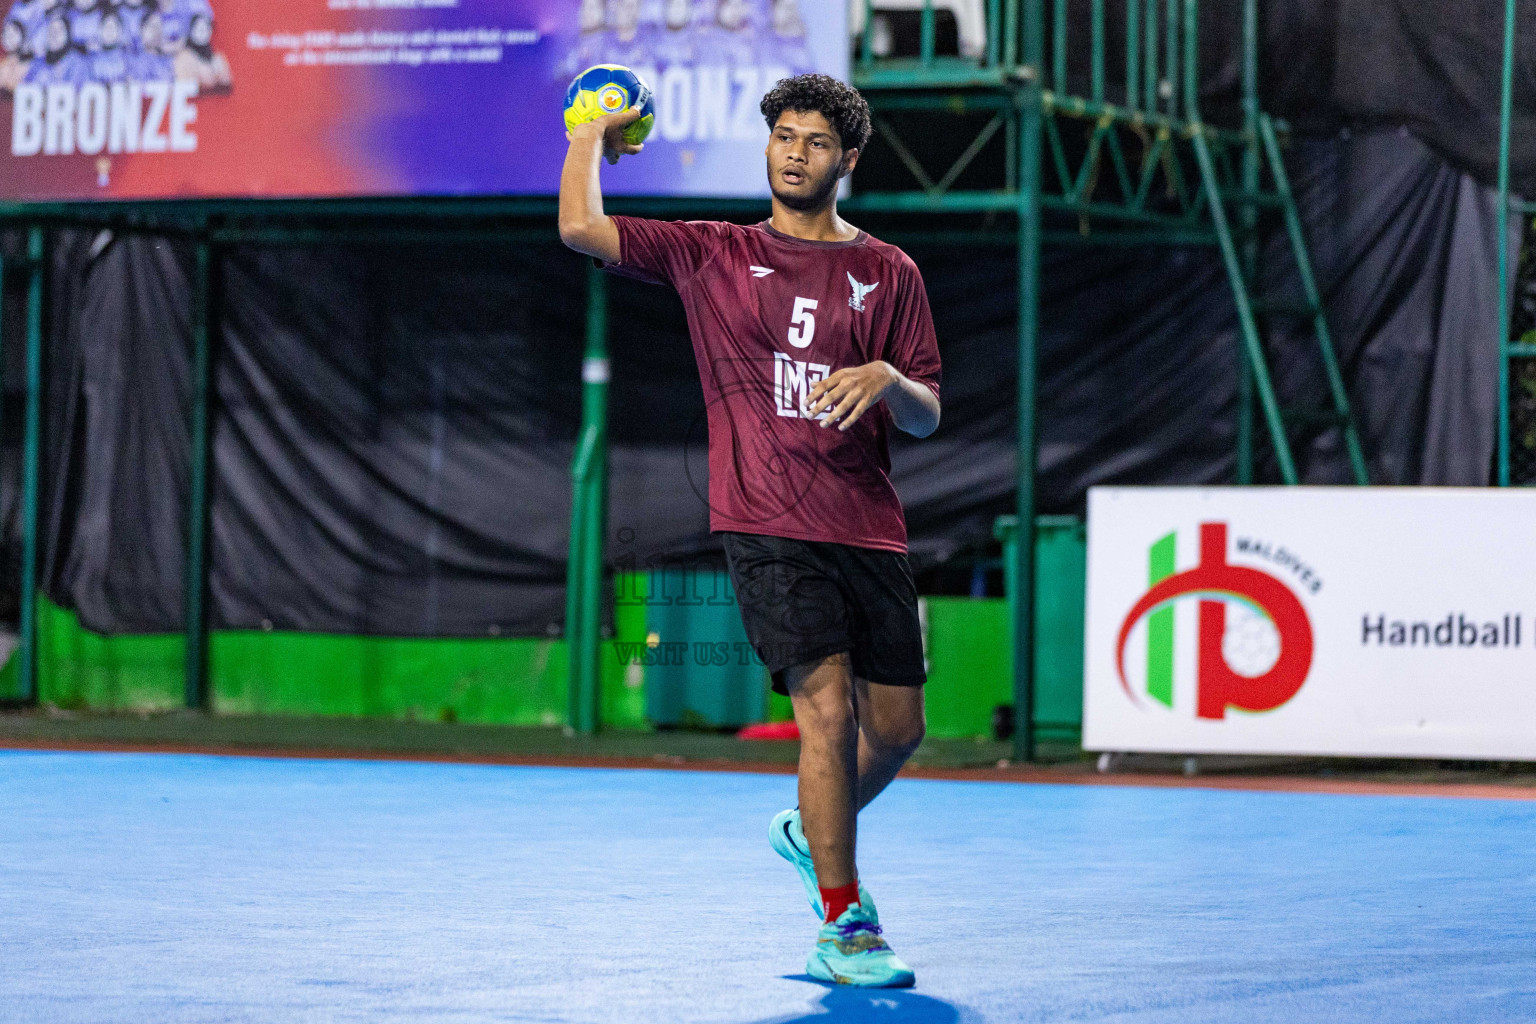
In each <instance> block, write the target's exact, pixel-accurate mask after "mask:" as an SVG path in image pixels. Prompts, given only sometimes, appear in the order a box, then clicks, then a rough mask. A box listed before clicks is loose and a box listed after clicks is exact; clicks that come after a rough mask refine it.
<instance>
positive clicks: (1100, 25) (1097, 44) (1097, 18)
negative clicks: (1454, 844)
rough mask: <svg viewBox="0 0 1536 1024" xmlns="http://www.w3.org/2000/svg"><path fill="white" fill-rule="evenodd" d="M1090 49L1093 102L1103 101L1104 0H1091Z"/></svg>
mask: <svg viewBox="0 0 1536 1024" xmlns="http://www.w3.org/2000/svg"><path fill="white" fill-rule="evenodd" d="M1089 48H1090V49H1091V50H1092V57H1093V69H1092V72H1091V75H1092V78H1091V82H1092V84H1091V86H1090V88H1091V89H1092V90H1093V102H1095V103H1103V102H1104V0H1093V32H1092V36H1091V38H1090V41H1089Z"/></svg>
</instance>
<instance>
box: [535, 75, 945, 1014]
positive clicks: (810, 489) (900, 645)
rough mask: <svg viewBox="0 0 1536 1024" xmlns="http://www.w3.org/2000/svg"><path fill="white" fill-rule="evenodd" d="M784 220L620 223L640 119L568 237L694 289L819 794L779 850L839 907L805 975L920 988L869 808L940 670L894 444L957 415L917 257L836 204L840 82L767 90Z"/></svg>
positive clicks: (615, 127) (773, 630)
mask: <svg viewBox="0 0 1536 1024" xmlns="http://www.w3.org/2000/svg"><path fill="white" fill-rule="evenodd" d="M762 112H763V116H764V117H765V118H766V120H767V122H768V128H769V138H768V150H767V157H768V184H769V188H770V190H771V191H772V195H773V211H772V214H771V216H769V218H768V219H767V220H765V221H762V222H760V223H758V224H752V225H747V226H742V225H738V224H728V223H721V222H714V221H688V222H681V221H672V222H663V221H655V220H645V219H640V218H635V217H622V216H614V217H610V216H607V215H605V214H604V213H603V199H602V191H601V187H600V184H599V176H598V171H599V167H600V162H601V159H602V158H603V157H605V156H606V157H607V159H608V160H609V162H617V161H618V159H619V157H620V156H622V155H628V154H634V153H638V152H640V149H641V147H640V146H636V145H630V144H627V143H626V142H625V141H624V139H623V137H622V135H621V134H620V132H621V129H622V128H623V127H624V126H625V125H626V124H629V123H630V122H631V121H633V120H634V118H635V117H636V116H637V115H636V113H635V112H634V111H626V112H624V113H619V114H610V115H607V116H605V117H602V118H599V119H598V120H596V121H593V122H591V123H590V124H585V125H582V126H580V127H579V128H577V129H576V130H575V131H574V132H572V133H571V136H570V142H571V145H570V149H569V151H568V153H567V154H566V159H565V168H564V171H563V172H562V175H561V179H560V237H561V239H562V240H563V241H564V242H565V244H566V245H568V246H570V247H571V248H572V249H575V250H577V251H579V252H583V253H587V254H589V255H591V256H594V257H596V258H597V259H598V260H601V261H602V262H603V264H604V265H605V266H607V267H608V268H609V269H611V270H614V271H615V272H618V273H621V274H626V275H628V276H631V277H636V278H639V279H641V280H645V281H651V282H654V283H657V284H668V285H671V286H672V287H674V288H676V289H677V291H678V293H679V294H680V295H681V297H682V299H683V305H684V308H685V309H686V311H687V314H688V329H689V334H690V335H691V337H692V340H693V348H694V354H695V356H696V358H697V359H698V364H699V374H700V377H701V379H702V382H703V385H704V396H705V400H706V403H707V405H708V413H707V415H708V423H709V504H710V529H711V530H712V531H713V532H715V533H719V534H720V535H721V540H722V542H723V543H724V546H725V554H726V561H727V565H728V567H729V569H730V573H731V579H732V582H733V584H734V585H735V588H736V595H737V600H738V602H739V604H740V606H741V613H742V619H743V621H744V623H745V625H746V628H747V635H748V636H749V637H750V638H751V640H752V644H753V647H754V649H755V650H756V651H757V653H758V655H759V656H760V657H761V658H762V659H763V662H764V663H765V664H766V665H767V667H768V669H769V671H770V673H771V677H772V679H773V685H774V688H775V689H776V690H778V691H779V692H781V693H782V692H787V693H788V694H789V697H790V700H791V702H792V703H793V706H794V711H795V721H796V723H797V724H798V725H799V728H800V736H801V741H800V775H799V795H800V806H799V807H798V808H795V809H793V810H787V811H784V812H783V813H781V814H779V815H778V816H777V817H776V818H774V820H773V822H772V824H771V826H770V829H769V839H770V842H771V843H772V844H773V848H774V849H775V850H776V851H777V852H778V853H779V854H780V855H781V856H783V857H784V858H785V859H786V860H788V861H789V862H790V863H791V864H793V865H794V866H795V867H796V869H797V870H798V871H799V872H800V875H801V879H802V881H803V882H804V884H805V889H806V895H807V897H808V898H809V900H810V903H811V907H812V909H813V910H815V911H816V913H817V914H818V915H819V916H820V917H821V918H822V922H823V923H822V926H821V930H820V933H819V935H818V937H817V941H816V947H815V949H814V950H813V951H812V952H811V955H810V959H809V960H808V962H807V964H806V969H807V970H808V971H809V972H810V973H811V974H812V975H813V976H815V977H817V978H820V979H822V980H824V981H830V982H834V983H838V984H848V985H862V986H871V987H902V986H907V985H911V984H912V983H913V975H912V970H911V968H909V967H908V966H907V965H906V964H904V963H903V962H902V961H901V960H900V959H899V958H897V956H896V955H895V953H893V952H892V951H891V948H890V946H888V945H887V944H886V942H885V940H884V939H883V938H882V937H881V930H880V923H879V917H878V915H877V913H876V910H875V904H874V901H873V900H871V899H870V896H869V893H868V892H867V891H866V890H865V889H864V888H863V887H862V886H861V885H860V884H859V874H858V869H857V867H856V865H855V860H854V848H855V835H856V831H857V829H856V826H857V818H858V812H859V811H860V810H861V809H862V808H863V807H865V806H866V805H867V804H868V803H869V802H870V801H871V800H873V799H874V798H875V797H876V796H878V795H879V794H880V791H881V790H883V789H884V788H885V787H886V786H887V785H888V784H889V783H890V781H891V780H892V779H893V778H895V777H896V773H897V772H898V771H900V769H901V766H902V765H903V764H904V763H905V762H906V760H907V758H908V757H909V756H910V755H911V754H912V752H913V751H914V750H915V749H916V748H917V745H918V743H919V742H920V741H921V740H922V738H923V728H924V716H923V690H922V687H923V684H924V683H925V682H926V679H927V677H926V673H925V668H924V663H923V645H922V636H921V631H920V627H919V624H918V612H917V590H916V587H915V586H914V584H913V581H912V574H911V571H910V569H909V567H908V565H907V558H906V551H907V543H906V542H907V536H906V523H905V519H904V517H903V514H902V508H901V502H900V500H899V499H898V498H897V496H896V491H895V489H894V488H893V487H892V486H891V482H890V479H889V476H888V473H889V471H890V458H889V455H888V453H887V448H886V437H887V433H888V431H889V430H890V428H891V427H893V426H894V427H899V428H900V429H902V430H904V431H906V432H907V433H909V434H913V435H915V436H917V437H927V436H928V435H929V434H931V433H933V431H934V430H935V429H936V428H937V427H938V425H939V352H938V345H937V342H936V340H935V337H934V331H933V321H932V318H931V317H930V315H929V310H928V299H927V295H926V293H925V292H924V290H923V281H922V277H921V276H920V275H919V274H918V271H917V267H916V266H915V265H914V264H913V263H912V261H911V260H910V259H908V258H907V256H906V254H905V253H903V252H902V251H901V250H900V249H897V248H896V247H895V246H892V245H887V244H885V243H884V242H881V241H878V240H876V239H875V238H872V237H870V235H869V234H867V233H866V232H864V231H861V230H859V229H858V228H856V227H854V226H853V225H852V224H849V223H848V222H847V221H845V220H843V219H842V218H841V217H839V216H838V214H837V187H838V182H839V181H840V180H841V179H842V178H844V177H847V176H848V174H850V173H851V172H852V171H853V168H854V165H855V164H857V163H858V159H859V153H860V151H861V150H862V149H863V148H864V145H865V143H866V142H867V141H868V139H869V135H870V124H869V107H868V105H867V104H866V103H865V102H864V98H863V97H862V96H860V95H859V94H858V92H857V91H856V90H854V89H852V88H850V87H849V86H847V85H844V84H843V83H841V82H838V81H837V80H835V79H833V78H829V77H828V76H826V75H800V76H798V77H796V78H788V79H784V80H783V81H781V82H779V83H778V84H777V85H776V86H775V87H774V89H773V90H772V91H771V92H769V93H768V95H767V96H765V97H763V101H762Z"/></svg>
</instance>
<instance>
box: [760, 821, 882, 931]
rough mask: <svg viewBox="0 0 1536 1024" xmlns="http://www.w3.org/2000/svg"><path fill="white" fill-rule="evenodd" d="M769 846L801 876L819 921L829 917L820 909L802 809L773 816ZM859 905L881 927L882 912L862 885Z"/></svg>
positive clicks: (818, 890)
mask: <svg viewBox="0 0 1536 1024" xmlns="http://www.w3.org/2000/svg"><path fill="white" fill-rule="evenodd" d="M768 845H770V846H772V847H773V852H774V853H777V854H778V855H779V856H780V857H783V858H784V859H785V860H787V861H789V862H790V864H792V865H794V868H795V870H796V871H798V872H800V883H801V884H802V885H804V886H805V898H806V899H807V900H810V903H811V910H812V911H814V912H815V914H816V919H817V920H818V921H819V920H821V919H822V918H824V917H826V916H827V912H826V910H825V908H823V907H822V905H821V887H820V886H819V885H817V884H816V865H815V864H813V863H811V846H810V844H809V843H807V842H806V841H805V833H804V832H803V831H801V829H800V808H798V807H795V808H791V809H790V810H787V811H780V812H779V813H778V814H775V815H774V816H773V821H771V822H769V823H768ZM859 903H860V904H861V905H862V906H864V907H865V908H866V909H867V910H868V911H869V912H870V914H871V916H873V917H874V919H875V923H876V924H879V923H880V912H879V911H878V910H876V909H875V901H874V899H873V898H871V897H870V895H869V893H868V892H866V891H865V890H864V886H863V885H862V884H861V885H860V886H859Z"/></svg>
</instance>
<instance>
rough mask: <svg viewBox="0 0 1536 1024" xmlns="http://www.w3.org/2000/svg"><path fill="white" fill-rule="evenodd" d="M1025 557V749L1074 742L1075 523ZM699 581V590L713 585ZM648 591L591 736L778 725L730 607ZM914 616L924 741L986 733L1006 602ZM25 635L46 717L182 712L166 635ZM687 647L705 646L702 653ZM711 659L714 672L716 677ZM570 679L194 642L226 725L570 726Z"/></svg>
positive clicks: (467, 643)
mask: <svg viewBox="0 0 1536 1024" xmlns="http://www.w3.org/2000/svg"><path fill="white" fill-rule="evenodd" d="M1037 544H1038V547H1037V551H1038V558H1039V562H1038V564H1039V567H1040V570H1039V577H1038V579H1039V582H1038V587H1037V593H1038V598H1037V604H1036V609H1037V611H1036V614H1037V616H1038V618H1037V620H1036V621H1037V623H1038V625H1037V629H1036V636H1037V641H1038V643H1037V649H1036V653H1035V658H1036V661H1035V664H1036V673H1037V677H1036V678H1037V681H1038V683H1037V685H1038V694H1037V722H1036V730H1037V736H1038V737H1040V738H1042V739H1051V740H1074V739H1076V738H1077V736H1078V735H1079V733H1080V729H1081V722H1082V636H1083V625H1082V615H1083V611H1082V609H1083V580H1084V573H1085V568H1086V561H1085V552H1084V543H1083V530H1082V525H1081V523H1079V522H1078V521H1077V520H1072V519H1063V520H1042V524H1041V527H1040V530H1039V539H1038V542H1037ZM1005 564H1010V563H1008V562H1007V560H1006V559H1005ZM707 575H708V576H709V582H710V585H714V584H716V583H718V582H720V581H719V580H716V579H715V575H717V574H707ZM723 579H724V577H723V576H721V580H723ZM653 586H658V587H659V588H660V589H659V590H658V591H657V593H663V592H665V586H666V585H665V584H664V583H663V584H653V582H652V581H651V579H650V578H649V575H648V574H646V573H634V574H628V573H626V574H620V575H619V576H618V577H616V579H615V581H614V589H615V596H616V601H615V609H614V627H615V628H614V636H613V638H612V639H610V640H605V641H603V644H602V666H603V667H602V722H603V725H604V727H605V728H612V729H645V728H649V727H650V726H651V724H652V723H660V724H663V725H672V724H675V725H682V726H705V727H714V728H721V727H730V726H734V725H738V724H742V723H744V722H748V721H757V720H761V719H763V718H764V717H766V718H767V719H768V720H769V721H786V720H788V719H789V718H791V717H793V715H792V712H791V709H790V705H789V700H788V698H785V697H780V696H779V695H777V694H770V693H769V692H768V679H767V673H766V672H765V671H764V670H763V668H762V666H761V665H760V664H758V663H757V662H756V661H755V659H750V658H749V659H747V662H746V663H742V658H741V654H742V653H743V652H742V649H741V648H740V647H739V646H738V645H739V644H741V643H744V642H745V639H746V638H745V634H744V633H743V631H742V629H741V623H740V618H739V612H738V610H737V608H736V605H735V602H734V600H731V601H730V602H729V603H728V604H727V603H725V602H724V600H716V601H715V602H714V603H712V604H711V603H708V600H707V599H708V598H709V597H711V596H713V595H714V591H713V590H711V589H709V588H708V587H706V588H705V589H704V590H702V591H700V595H702V597H703V598H704V600H701V601H700V603H699V604H696V605H686V604H679V603H677V602H671V603H657V602H655V601H652V600H650V599H648V598H647V597H645V595H650V594H651V593H652V587H653ZM725 592H726V593H727V594H728V592H729V585H728V583H726V584H725ZM922 608H923V619H924V636H925V641H926V650H927V657H928V670H929V684H928V691H927V702H928V733H929V735H930V736H933V737H935V738H939V739H956V738H969V737H976V738H983V737H987V736H989V735H991V732H992V715H993V711H994V709H995V708H997V707H998V706H999V705H1006V704H1011V703H1012V681H1011V679H1010V675H1009V650H1010V647H1009V629H1010V621H1011V620H1010V617H1009V613H1008V603H1007V601H1006V600H1004V599H1001V598H967V597H926V598H924V599H923V602H922ZM663 637H665V638H666V642H673V641H675V640H680V641H683V642H685V643H686V648H685V650H684V651H683V652H682V654H681V655H679V656H678V657H677V658H676V659H673V660H676V661H680V662H681V663H680V664H675V665H657V664H655V661H656V656H655V654H654V651H655V650H656V648H655V647H653V646H652V643H653V642H654V643H655V644H660V643H661V642H662V641H663ZM38 639H39V644H38V668H39V683H40V686H39V699H40V700H42V701H43V702H45V703H48V704H52V705H54V706H57V707H60V708H66V709H79V710H98V711H119V712H124V711H126V712H155V711H171V710H176V709H178V708H181V707H183V706H184V700H185V694H184V692H183V672H184V669H185V644H184V643H183V641H182V638H181V636H180V634H161V635H151V636H115V637H107V636H102V635H100V634H97V633H92V632H90V631H89V630H87V629H84V628H83V627H82V626H81V625H80V623H79V620H78V619H77V618H76V617H75V615H74V614H73V613H71V612H68V611H65V610H63V609H61V608H59V607H57V606H56V605H54V604H52V603H50V602H49V601H47V600H46V599H44V600H42V601H41V602H40V604H39V609H38ZM696 642H703V643H707V644H709V645H710V646H709V647H707V648H704V649H702V650H703V656H701V655H700V653H699V650H697V649H695V647H694V646H693V645H694V643H696ZM721 644H724V645H725V646H724V648H721V647H720V646H719V645H721ZM721 650H723V651H724V652H725V655H726V657H725V660H726V661H727V662H728V664H727V665H720V664H718V663H717V662H718V661H719V660H720V659H719V657H718V653H719V652H720V651H721ZM647 651H651V652H652V655H651V657H650V658H649V659H648V658H647V657H646V653H645V652H647ZM648 660H649V661H650V662H651V663H650V664H647V661H648ZM701 662H702V664H701ZM568 673H569V660H568V657H567V653H566V645H565V642H564V641H563V640H558V639H556V640H547V639H542V638H484V639H400V638H388V637H359V636H339V635H329V634H313V633H293V632H282V631H271V632H265V631H232V630H220V631H216V632H214V633H213V634H212V636H211V639H210V645H209V685H210V694H211V706H212V710H214V711H215V712H218V713H223V714H245V715H299V716H343V717H363V718H388V719H407V720H409V719H414V720H419V721H442V722H468V723H479V724H496V725H530V726H540V725H542V726H558V725H563V724H564V723H565V716H566V714H567V699H566V698H567V691H566V686H567V680H568V678H569V674H568ZM17 682H18V681H17V676H16V664H15V659H14V658H13V659H12V660H11V663H10V664H8V665H7V666H6V667H5V669H4V671H3V672H0V695H3V694H15V693H17V692H18V690H17Z"/></svg>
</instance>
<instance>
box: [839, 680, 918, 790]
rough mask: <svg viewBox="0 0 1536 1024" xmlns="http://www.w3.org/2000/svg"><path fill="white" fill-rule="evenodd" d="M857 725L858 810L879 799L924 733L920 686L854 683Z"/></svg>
mask: <svg viewBox="0 0 1536 1024" xmlns="http://www.w3.org/2000/svg"><path fill="white" fill-rule="evenodd" d="M853 685H854V695H855V700H856V701H857V704H856V707H857V709H858V721H859V808H858V809H859V810H861V811H862V810H863V809H864V808H865V807H868V806H869V802H870V801H871V800H873V799H874V798H875V797H877V796H879V795H880V794H881V792H882V791H883V790H884V789H885V787H886V786H889V785H890V784H891V780H892V779H894V778H895V777H896V773H897V772H899V771H901V766H902V765H904V764H906V763H907V758H909V757H911V756H912V752H913V751H915V750H916V749H917V746H918V744H919V743H922V742H923V733H924V732H925V731H926V729H927V722H926V718H925V716H924V714H923V688H922V687H921V686H888V685H886V684H884V683H872V682H870V681H868V680H867V679H855V680H854V684H853Z"/></svg>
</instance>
